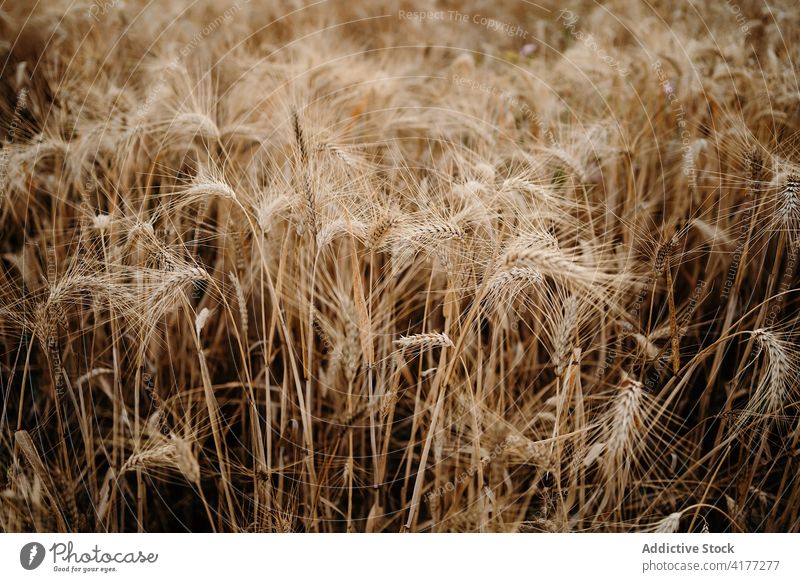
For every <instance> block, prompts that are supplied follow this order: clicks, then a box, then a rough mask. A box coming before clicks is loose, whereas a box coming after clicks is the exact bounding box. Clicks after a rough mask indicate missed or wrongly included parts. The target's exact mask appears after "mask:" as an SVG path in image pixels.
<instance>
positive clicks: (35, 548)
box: [19, 542, 45, 570]
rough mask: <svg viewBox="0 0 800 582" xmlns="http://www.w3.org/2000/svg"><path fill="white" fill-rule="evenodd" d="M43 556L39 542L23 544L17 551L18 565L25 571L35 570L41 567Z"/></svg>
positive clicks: (42, 548)
mask: <svg viewBox="0 0 800 582" xmlns="http://www.w3.org/2000/svg"><path fill="white" fill-rule="evenodd" d="M44 554H45V551H44V546H43V545H42V544H40V543H39V542H31V543H29V544H25V545H24V546H22V549H21V550H20V551H19V563H20V564H22V567H23V568H25V569H26V570H35V569H36V568H38V567H39V566H41V565H42V562H43V561H44Z"/></svg>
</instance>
